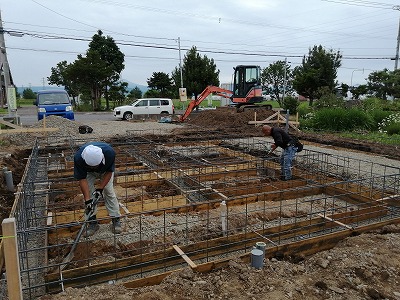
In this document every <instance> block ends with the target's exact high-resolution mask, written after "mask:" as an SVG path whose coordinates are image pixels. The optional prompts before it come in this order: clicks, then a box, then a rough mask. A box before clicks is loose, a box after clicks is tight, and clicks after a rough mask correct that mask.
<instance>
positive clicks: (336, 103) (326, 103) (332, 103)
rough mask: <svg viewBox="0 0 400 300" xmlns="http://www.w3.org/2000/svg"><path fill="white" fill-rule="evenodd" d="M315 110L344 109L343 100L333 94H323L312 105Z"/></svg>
mask: <svg viewBox="0 0 400 300" xmlns="http://www.w3.org/2000/svg"><path fill="white" fill-rule="evenodd" d="M314 107H315V108H316V109H322V108H340V107H344V100H343V98H341V97H337V96H336V95H334V94H325V95H323V96H321V97H320V98H319V99H318V100H317V101H316V102H315V104H314Z"/></svg>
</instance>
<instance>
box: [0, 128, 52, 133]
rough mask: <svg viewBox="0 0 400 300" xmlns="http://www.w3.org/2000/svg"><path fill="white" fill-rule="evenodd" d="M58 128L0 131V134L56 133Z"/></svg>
mask: <svg viewBox="0 0 400 300" xmlns="http://www.w3.org/2000/svg"><path fill="white" fill-rule="evenodd" d="M58 130H59V129H58V128H22V129H5V130H4V129H0V134H8V133H29V132H39V133H41V132H54V131H58Z"/></svg>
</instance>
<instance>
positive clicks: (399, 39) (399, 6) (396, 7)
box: [393, 5, 400, 71]
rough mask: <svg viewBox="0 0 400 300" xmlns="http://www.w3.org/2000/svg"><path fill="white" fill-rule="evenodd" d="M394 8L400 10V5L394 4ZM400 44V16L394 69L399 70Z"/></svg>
mask: <svg viewBox="0 0 400 300" xmlns="http://www.w3.org/2000/svg"><path fill="white" fill-rule="evenodd" d="M393 9H395V10H398V11H400V5H395V6H393ZM399 46H400V18H399V30H398V32H397V47H396V56H395V58H394V70H395V71H396V70H397V64H398V62H399Z"/></svg>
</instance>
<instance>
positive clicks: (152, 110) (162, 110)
mask: <svg viewBox="0 0 400 300" xmlns="http://www.w3.org/2000/svg"><path fill="white" fill-rule="evenodd" d="M174 113H175V108H174V103H173V102H172V99H168V98H144V99H138V100H136V101H135V102H133V103H132V104H131V105H124V106H118V107H116V108H114V111H113V114H114V117H115V118H117V119H124V120H131V119H132V118H134V116H137V115H161V116H167V115H171V114H174Z"/></svg>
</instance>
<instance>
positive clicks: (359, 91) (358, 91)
mask: <svg viewBox="0 0 400 300" xmlns="http://www.w3.org/2000/svg"><path fill="white" fill-rule="evenodd" d="M350 91H351V94H352V95H353V96H352V98H353V99H356V100H358V99H360V96H361V95H365V94H367V93H368V86H367V85H366V84H361V85H359V86H356V87H352V88H351V89H350Z"/></svg>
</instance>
